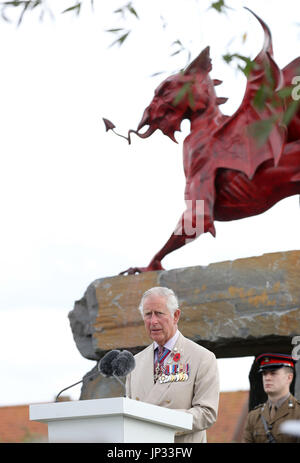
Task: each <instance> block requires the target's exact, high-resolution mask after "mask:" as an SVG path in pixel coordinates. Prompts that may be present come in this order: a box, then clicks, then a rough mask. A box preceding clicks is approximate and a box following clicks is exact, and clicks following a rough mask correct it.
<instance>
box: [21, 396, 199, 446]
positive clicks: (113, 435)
mask: <svg viewBox="0 0 300 463" xmlns="http://www.w3.org/2000/svg"><path fill="white" fill-rule="evenodd" d="M29 416H30V420H32V421H40V422H44V423H47V424H48V440H49V442H51V443H54V442H55V443H58V442H64V443H70V442H73V443H75V442H76V443H96V442H101V443H124V442H126V443H127V442H128V443H144V442H146V443H168V442H174V436H175V432H176V431H188V430H191V429H192V422H193V416H192V415H191V414H190V413H186V412H180V411H177V410H172V409H170V408H163V407H159V406H157V405H152V404H148V403H145V402H139V401H136V400H132V399H128V398H125V397H114V398H110V399H94V400H79V401H71V402H55V403H46V404H34V405H30V408H29Z"/></svg>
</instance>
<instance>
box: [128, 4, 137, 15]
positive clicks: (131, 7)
mask: <svg viewBox="0 0 300 463" xmlns="http://www.w3.org/2000/svg"><path fill="white" fill-rule="evenodd" d="M128 10H129V11H130V13H131V14H133V15H134V16H135V17H136V18H137V19H140V18H139V16H138V14H137V12H136V10H135V8H133V6H132V5H131V4H129V5H128Z"/></svg>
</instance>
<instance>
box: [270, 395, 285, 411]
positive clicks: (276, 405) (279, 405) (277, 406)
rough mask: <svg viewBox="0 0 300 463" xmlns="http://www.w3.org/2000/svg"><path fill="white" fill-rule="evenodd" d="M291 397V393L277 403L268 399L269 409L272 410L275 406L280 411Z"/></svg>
mask: <svg viewBox="0 0 300 463" xmlns="http://www.w3.org/2000/svg"><path fill="white" fill-rule="evenodd" d="M289 397H290V393H288V394H287V395H285V396H284V397H281V398H280V399H278V400H277V401H276V402H272V401H271V400H270V399H268V406H269V408H271V406H272V405H275V407H276V408H277V409H278V408H279V407H281V405H282V404H283V403H284V402H285V401H286V400H287V399H288V398H289Z"/></svg>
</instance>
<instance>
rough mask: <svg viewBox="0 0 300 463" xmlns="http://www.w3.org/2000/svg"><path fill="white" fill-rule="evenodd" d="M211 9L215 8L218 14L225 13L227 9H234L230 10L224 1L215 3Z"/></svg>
mask: <svg viewBox="0 0 300 463" xmlns="http://www.w3.org/2000/svg"><path fill="white" fill-rule="evenodd" d="M210 8H213V9H214V10H216V11H218V13H223V12H225V10H226V8H227V9H232V8H229V6H227V5H225V2H224V0H219V1H218V2H213V3H212V4H211V5H210Z"/></svg>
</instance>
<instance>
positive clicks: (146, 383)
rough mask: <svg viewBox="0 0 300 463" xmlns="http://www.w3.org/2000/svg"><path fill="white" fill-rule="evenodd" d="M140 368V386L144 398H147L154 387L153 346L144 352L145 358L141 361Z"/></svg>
mask: <svg viewBox="0 0 300 463" xmlns="http://www.w3.org/2000/svg"><path fill="white" fill-rule="evenodd" d="M140 368H141V371H142V373H141V376H142V378H141V384H142V387H143V389H144V395H145V397H147V396H148V394H149V392H150V391H151V390H152V389H153V385H154V345H153V344H152V345H151V346H149V349H147V350H146V351H145V356H144V357H143V359H142V364H141V365H140Z"/></svg>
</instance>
